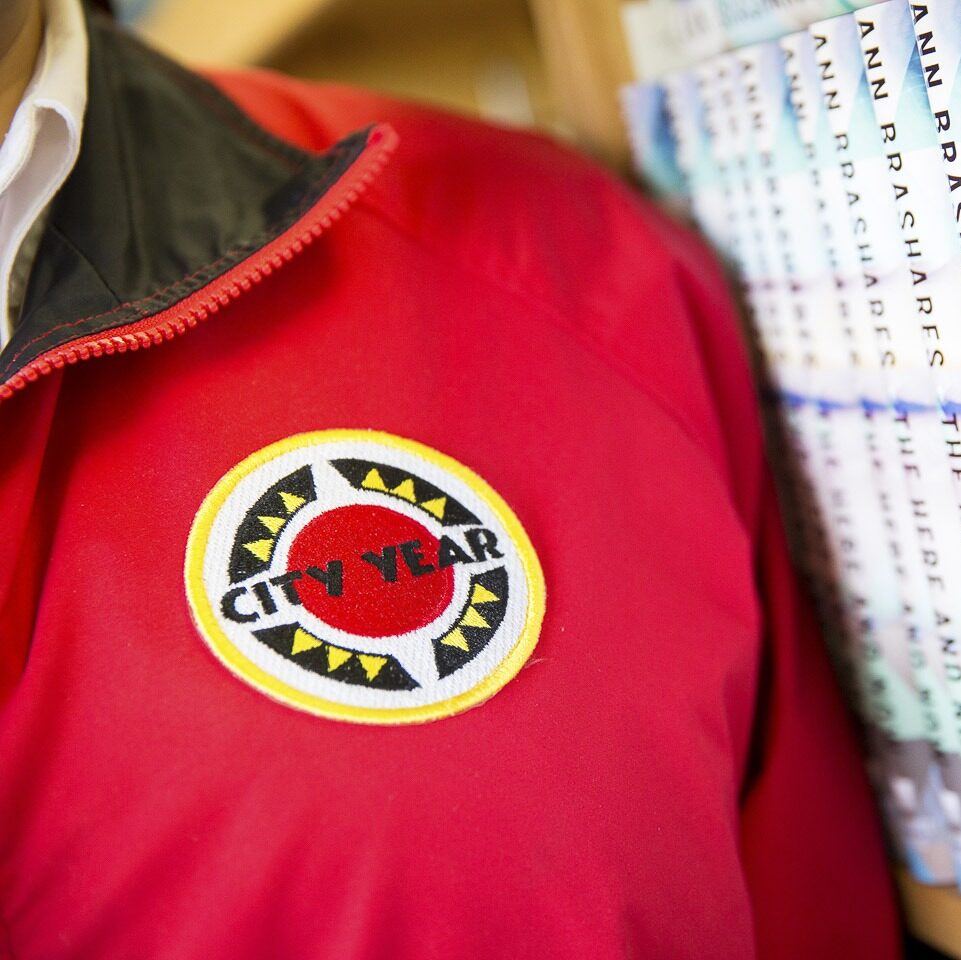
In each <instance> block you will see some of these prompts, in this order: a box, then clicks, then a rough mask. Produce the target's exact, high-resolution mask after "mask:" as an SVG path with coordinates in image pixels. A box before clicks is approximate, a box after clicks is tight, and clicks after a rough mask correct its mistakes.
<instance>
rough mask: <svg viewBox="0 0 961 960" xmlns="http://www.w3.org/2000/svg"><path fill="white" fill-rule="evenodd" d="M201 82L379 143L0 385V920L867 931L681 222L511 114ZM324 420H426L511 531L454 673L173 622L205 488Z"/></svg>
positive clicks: (841, 799)
mask: <svg viewBox="0 0 961 960" xmlns="http://www.w3.org/2000/svg"><path fill="white" fill-rule="evenodd" d="M220 82H221V83H222V84H223V85H224V87H225V88H226V89H227V90H228V92H230V93H231V94H232V95H233V96H235V97H236V98H238V99H239V100H241V101H242V102H243V104H244V105H245V106H246V108H247V109H248V110H250V111H251V112H252V113H253V114H254V115H255V117H257V118H258V119H259V120H261V121H262V122H264V123H265V124H266V125H268V126H271V127H272V128H273V129H274V130H276V131H277V132H278V133H280V134H281V135H283V136H286V137H288V138H290V139H292V140H295V141H297V142H300V143H302V144H304V145H306V146H310V147H314V148H319V147H323V146H325V145H326V144H328V143H329V142H331V141H332V140H334V139H335V138H337V137H338V136H339V135H341V134H343V133H345V132H347V131H349V130H352V129H355V128H357V127H360V126H363V125H366V124H367V123H369V122H371V121H374V120H387V121H389V122H391V123H392V124H393V125H394V126H395V127H396V128H397V130H398V132H399V134H400V137H401V145H400V147H399V149H398V152H397V156H396V158H395V159H394V160H393V161H392V163H391V164H390V165H389V166H388V167H387V169H386V170H385V171H384V172H383V173H382V174H381V175H380V176H379V178H378V179H377V181H376V182H375V183H374V185H373V186H372V187H371V189H370V190H369V192H368V193H367V194H366V195H365V197H364V198H363V199H362V200H361V201H360V203H359V204H358V205H357V206H355V208H354V209H353V210H352V211H351V212H350V213H348V214H347V215H346V216H345V218H344V219H343V221H342V222H341V223H339V224H337V225H336V227H334V228H333V229H332V230H331V231H330V232H329V233H328V234H326V235H325V236H324V237H322V238H321V240H320V241H318V242H317V243H315V244H314V245H313V246H311V247H310V248H308V249H307V250H306V251H304V252H303V253H302V254H301V255H300V256H298V257H297V258H295V259H294V260H293V261H292V262H290V263H289V264H287V265H285V266H284V267H283V268H282V269H281V270H279V271H277V272H276V273H275V274H274V275H272V276H271V277H270V278H268V279H266V280H265V281H264V282H262V283H260V284H258V285H256V286H255V287H254V288H252V289H251V290H250V291H249V292H247V293H245V294H244V296H243V297H242V298H241V299H240V300H238V301H237V302H236V303H234V304H233V305H231V306H229V307H227V308H225V309H223V310H222V311H221V312H220V313H219V314H218V316H217V317H216V318H213V319H211V320H210V321H209V322H208V323H206V324H204V325H203V326H201V327H198V328H196V329H194V330H192V331H190V332H189V333H188V334H186V335H185V336H182V337H180V338H178V339H176V340H175V341H172V342H170V343H169V344H165V345H163V346H161V347H158V348H156V349H152V350H149V351H140V352H137V353H128V354H125V355H122V356H116V357H112V358H103V359H98V360H93V361H90V362H87V363H82V364H78V365H77V366H75V367H71V368H69V369H67V370H66V371H65V372H64V373H63V374H62V377H60V376H57V377H45V378H42V379H41V380H40V381H38V382H37V383H34V384H31V385H30V386H29V387H28V388H27V389H26V390H24V391H23V392H22V393H20V394H19V395H17V396H15V397H14V398H13V399H11V400H9V401H7V402H5V403H3V404H2V405H0V435H2V436H4V437H5V438H7V443H8V446H7V457H6V458H5V461H4V463H3V465H2V467H0V515H2V516H3V517H4V518H5V519H4V522H5V525H7V530H8V531H9V530H10V529H13V531H14V536H13V539H12V541H10V540H8V541H7V542H6V545H5V549H4V550H3V551H0V589H3V590H6V591H7V596H5V597H3V598H0V600H2V605H3V609H4V610H7V609H14V610H15V611H16V615H14V616H11V617H9V618H5V619H4V620H3V622H2V623H0V630H2V632H3V640H4V645H5V647H6V648H7V649H9V650H13V651H20V653H19V654H17V655H8V654H7V653H6V652H5V653H4V657H3V660H2V661H0V662H2V663H3V664H5V665H6V669H7V674H8V677H7V682H8V683H9V684H10V685H11V686H12V692H11V693H10V695H9V697H8V700H7V703H6V706H5V708H4V711H3V713H2V715H0V769H2V771H3V774H2V778H0V824H2V847H0V850H2V854H0V856H2V861H0V870H2V873H0V883H2V887H0V891H2V899H0V910H2V919H3V924H4V926H5V927H6V930H7V937H8V939H9V943H10V949H11V951H12V955H13V956H15V957H17V958H18V960H26V958H53V957H58V958H59V957H70V958H96V960H113V958H129V957H151V958H177V960H188V958H190V960H193V958H197V960H199V958H204V960H213V958H228V957H229V958H231V960H242V958H263V957H297V958H307V960H312V958H318V960H320V958H338V960H347V958H350V960H373V958H390V960H407V958H410V960H414V958H416V960H430V958H455V957H456V958H461V957H484V958H487V957H510V958H512V960H520V958H535V957H536V958H548V957H549V958H552V960H563V958H575V957H576V958H584V957H591V958H595V960H614V958H626V957H638V956H640V957H664V958H672V960H674V958H679V960H680V958H702V957H705V956H710V957H712V958H717V960H720V958H749V957H754V956H758V957H765V958H799V960H800V958H805V960H807V958H810V957H812V956H836V957H842V956H843V957H845V958H859V957H864V958H871V960H883V958H888V957H894V956H896V955H897V954H898V946H897V941H898V936H897V930H896V922H895V913H894V908H893V902H892V896H891V890H890V883H889V880H888V875H887V872H886V867H885V863H884V858H883V852H882V847H881V841H880V837H879V831H878V826H877V822H876V817H875V813H874V811H873V809H872V806H871V802H870V799H869V796H868V791H867V788H866V786H865V781H864V777H863V775H862V773H861V770H860V766H859V762H858V759H857V757H856V754H855V748H854V745H853V740H852V736H851V733H850V730H849V728H848V726H847V722H846V720H845V719H844V717H843V715H842V712H841V710H840V707H839V705H838V702H837V696H836V693H835V690H834V687H833V685H832V683H831V681H830V679H829V675H828V671H827V667H826V665H825V661H824V657H823V655H822V653H821V651H820V648H819V644H818V640H817V637H816V633H815V629H814V627H813V625H812V622H811V619H810V616H809V613H808V611H807V608H806V606H805V604H804V602H803V601H802V599H801V598H800V597H799V595H798V590H797V587H796V584H795V580H794V577H793V574H792V572H791V570H790V568H789V566H788V563H787V559H786V553H785V548H784V544H783V542H782V538H781V535H780V532H779V526H778V522H777V519H776V517H775V515H774V505H773V498H772V496H771V493H770V490H769V485H768V482H767V480H766V476H765V470H764V466H763V462H762V456H761V442H760V434H759V429H758V425H757V422H756V417H755V413H754V402H753V397H752V392H751V386H750V382H749V377H748V374H747V372H746V367H745V363H744V359H743V357H742V351H741V348H740V346H739V343H738V338H737V335H736V333H735V332H734V324H733V321H732V317H731V313H730V309H729V307H728V303H727V297H726V294H725V293H724V290H723V285H722V283H721V281H720V279H719V277H718V275H717V273H716V271H715V269H714V268H713V266H712V265H711V264H710V260H709V258H707V257H706V256H705V255H704V253H703V252H702V251H701V250H700V248H698V247H697V246H696V245H695V244H694V242H693V241H692V240H691V239H690V238H689V237H687V236H686V235H685V234H683V232H681V231H679V230H677V228H675V227H673V226H671V225H669V224H668V223H667V222H665V221H664V220H663V218H662V217H661V216H660V215H659V214H657V213H655V212H654V211H652V210H651V209H650V208H649V207H647V206H646V205H645V204H644V203H643V202H642V201H640V200H639V199H637V198H636V197H634V196H633V195H632V194H631V193H630V191H628V190H627V188H625V187H623V186H621V185H619V184H618V183H616V182H615V181H613V180H612V179H610V178H608V177H607V176H606V175H604V174H602V173H600V172H598V171H597V170H596V169H595V168H594V167H592V166H591V165H589V164H587V163H586V162H584V161H583V160H581V159H579V158H578V157H576V156H574V155H573V154H571V153H568V152H566V151H563V150H561V149H559V148H557V147H556V146H554V145H552V144H550V143H549V142H547V141H545V140H542V139H538V138H534V137H528V136H521V135H513V134H510V135H509V134H505V133H504V132H501V131H498V130H495V129H491V128H486V127H481V126H477V125H474V124H472V123H469V122H467V121H464V120H459V119H454V118H451V117H446V116H441V115H438V114H435V113H431V112H428V111H426V110H422V109H419V108H414V107H407V106H400V105H397V104H394V103H391V102H389V101H386V100H382V99H379V98H375V97H372V96H369V95H367V94H360V93H355V92H349V91H344V90H339V89H330V88H316V87H309V86H305V85H301V84H297V83H293V82H290V81H286V80H282V79H279V78H276V77H272V76H268V75H255V76H251V75H247V76H228V77H222V78H220ZM331 427H355V428H357V427H359V428H366V427H370V428H376V429H380V430H385V431H388V432H391V433H396V434H399V435H401V436H405V437H410V438H412V439H414V440H417V441H420V442H421V443H425V444H427V445H429V446H431V447H434V448H436V449H438V450H440V451H442V452H444V453H446V454H449V455H451V456H453V457H455V458H456V459H458V460H460V461H461V462H463V463H464V464H466V465H467V466H468V467H470V468H471V469H472V470H474V471H475V472H477V473H478V474H480V475H481V476H482V477H483V478H484V479H485V480H486V481H487V482H488V483H490V484H491V485H492V486H493V487H494V489H495V490H497V491H498V493H499V494H500V495H501V496H503V497H504V499H505V500H506V501H507V502H508V503H509V504H510V506H511V507H512V509H513V510H514V511H515V513H516V514H517V515H518V516H519V518H520V519H521V521H522V523H523V524H524V525H525V527H526V529H527V531H528V533H529V534H530V537H531V540H532V541H533V543H534V546H535V549H536V550H537V553H538V555H539V557H540V560H541V563H542V565H543V567H544V571H545V578H546V583H547V591H548V594H547V595H548V599H547V613H546V619H545V622H544V627H543V631H542V635H541V638H540V641H539V643H538V646H537V648H536V650H535V652H534V656H533V658H532V659H531V661H530V662H529V663H528V664H527V665H526V666H525V667H524V668H523V669H522V670H521V672H520V674H519V675H518V676H517V677H516V678H515V679H514V680H512V681H511V682H509V683H508V684H507V685H506V686H505V687H504V689H503V690H501V691H500V692H499V693H498V694H496V695H495V696H494V697H493V698H492V699H491V700H489V701H488V702H486V703H484V704H483V705H481V706H479V707H477V708H475V709H473V710H471V711H468V712H467V713H464V714H461V715H458V716H455V717H451V718H446V719H441V720H437V721H434V722H432V723H428V724H425V725H422V726H407V727H399V728H388V727H363V726H355V725H350V724H345V723H338V722H333V721H328V720H324V719H320V718H317V717H314V716H310V715H307V714H303V713H299V712H297V711H294V710H292V709H290V708H288V707H285V706H282V705H279V704H277V703H274V702H273V701H271V700H270V699H268V698H267V697H265V696H263V695H262V694H260V693H258V692H257V691H256V690H254V689H253V688H251V687H249V686H247V685H245V684H244V683H242V682H240V681H239V680H237V679H236V678H234V677H233V676H232V675H231V674H230V673H228V672H227V671H226V670H225V669H224V668H223V667H222V666H221V665H220V664H219V663H218V662H217V661H216V660H215V659H214V657H213V656H211V654H210V653H209V652H208V650H207V648H206V647H205V645H204V644H203V642H202V641H201V640H200V638H199V636H198V635H197V632H196V629H195V628H194V626H193V624H192V623H191V621H190V617H189V614H188V612H187V607H186V603H185V599H184V590H183V581H182V567H183V560H184V548H185V543H186V538H187V533H188V530H189V528H190V525H191V522H192V520H193V517H194V514H195V512H196V510H197V508H198V506H199V505H200V503H201V501H202V500H203V498H204V496H205V495H206V494H207V492H208V491H209V490H210V488H211V487H212V486H213V485H214V483H215V482H216V481H217V480H218V479H219V478H220V477H221V476H222V475H223V474H224V473H225V472H226V471H227V470H228V469H230V468H231V467H233V466H234V465H235V464H237V463H238V462H239V461H240V460H242V459H243V458H244V457H246V456H247V455H248V454H249V453H251V452H252V451H254V450H257V449H259V448H260V447H263V446H265V445H266V444H268V443H270V442H272V441H275V440H277V439H280V438H282V437H285V436H288V435H291V434H295V433H298V432H301V431H308V430H320V429H325V428H331ZM38 471H41V475H42V483H40V484H37V483H36V482H35V477H36V476H37V473H38ZM12 591H16V596H15V598H14V597H13V594H12ZM28 648H29V649H28ZM24 658H25V664H24ZM21 667H22V672H21ZM11 671H14V672H15V674H16V675H14V676H10V673H11ZM762 678H763V679H762ZM2 942H3V938H2V937H0V943H2Z"/></svg>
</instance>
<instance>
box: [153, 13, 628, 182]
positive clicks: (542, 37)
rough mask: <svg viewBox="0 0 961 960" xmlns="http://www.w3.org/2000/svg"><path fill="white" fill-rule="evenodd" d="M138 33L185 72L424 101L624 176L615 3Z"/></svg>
mask: <svg viewBox="0 0 961 960" xmlns="http://www.w3.org/2000/svg"><path fill="white" fill-rule="evenodd" d="M140 31H141V32H142V33H143V34H144V35H145V37H146V38H147V39H148V41H149V42H151V43H152V44H154V45H155V46H157V47H159V48H160V49H161V50H164V51H165V52H167V53H168V54H170V55H172V56H174V57H175V58H177V59H180V60H183V61H185V62H187V63H196V64H202V65H211V66H242V65H264V66H270V67H276V68H279V69H281V70H285V71H288V72H290V73H293V74H295V75H297V76H303V77H307V78H311V79H327V80H335V81H338V82H344V83H354V84H360V85H363V86H369V87H373V88H375V89H381V90H385V91H387V92H390V93H394V94H398V95H401V96H408V97H414V98H417V99H424V100H429V101H431V102H434V103H439V104H441V105H443V106H448V107H453V108H454V109H458V110H464V111H468V112H473V113H479V114H481V115H482V116H484V117H485V118H487V119H493V120H498V121H502V122H508V123H515V124H519V125H533V126H537V127H541V128H545V129H549V130H552V131H554V132H557V133H560V134H561V135H564V136H568V137H570V138H571V139H573V140H574V141H576V142H577V143H578V144H580V145H581V146H583V147H585V148H586V149H588V150H589V151H591V152H592V153H594V154H595V155H596V156H598V157H599V158H600V159H602V160H604V161H605V162H608V163H610V164H612V165H614V166H616V167H619V168H621V169H626V168H627V162H628V148H627V138H626V135H625V132H624V127H623V122H622V120H621V115H620V106H619V100H618V90H619V88H620V86H621V85H622V84H623V83H625V82H627V81H629V80H630V79H632V76H633V71H632V67H631V64H630V60H629V56H628V51H627V44H626V43H625V40H624V35H623V29H622V24H621V11H620V0H271V2H269V3H265V2H264V0H202V2H197V0H157V2H156V3H155V4H154V6H153V7H152V8H151V10H150V12H149V13H148V15H147V17H146V18H145V20H144V21H143V22H142V23H141V24H140Z"/></svg>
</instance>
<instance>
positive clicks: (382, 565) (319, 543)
mask: <svg viewBox="0 0 961 960" xmlns="http://www.w3.org/2000/svg"><path fill="white" fill-rule="evenodd" d="M438 546H439V544H438V541H437V538H436V537H434V536H433V535H432V534H431V533H430V532H429V531H428V530H427V529H426V528H425V527H424V526H423V525H421V524H420V523H418V522H417V521H416V520H412V519H411V518H410V517H408V516H406V515H405V514H402V513H397V512H396V511H394V510H389V509H387V508H386V507H374V506H365V505H360V504H357V505H354V506H349V507H337V508H335V509H333V510H328V511H327V512H326V513H322V514H321V515H320V516H319V517H315V518H314V519H313V520H311V521H310V522H309V523H308V524H307V526H305V527H304V529H303V530H301V531H300V533H299V534H297V537H296V539H295V540H294V542H293V544H292V545H291V548H290V556H289V557H288V561H287V569H288V570H297V571H300V573H301V574H302V576H301V579H300V580H298V581H297V593H298V594H299V596H300V598H301V601H302V602H303V605H304V606H305V607H306V608H307V609H308V610H309V611H310V612H311V613H312V614H314V616H316V617H319V618H320V619H321V620H323V621H324V623H328V624H330V625H331V626H332V627H337V628H338V629H340V630H344V631H346V632H347V633H353V634H357V635H359V636H363V637H389V636H392V635H394V634H399V633H407V632H408V631H410V630H416V629H418V628H419V627H424V626H426V625H427V624H428V623H430V622H431V621H432V620H435V619H436V618H437V617H439V616H440V615H441V614H442V613H443V612H444V610H446V609H447V607H448V605H449V604H450V601H451V598H452V597H453V595H454V571H453V569H452V568H451V567H445V568H444V569H439V568H438V566H437V549H438ZM338 562H339V563H340V565H341V566H340V584H339V586H340V593H339V595H337V576H336V567H334V568H333V570H332V568H331V564H332V563H334V564H336V563H338ZM321 573H323V574H325V575H326V583H325V582H324V581H323V580H322V579H321V578H320V577H319V576H317V574H321Z"/></svg>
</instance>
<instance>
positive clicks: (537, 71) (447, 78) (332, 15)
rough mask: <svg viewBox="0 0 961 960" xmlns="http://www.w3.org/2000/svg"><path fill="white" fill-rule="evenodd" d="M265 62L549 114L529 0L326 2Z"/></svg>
mask: <svg viewBox="0 0 961 960" xmlns="http://www.w3.org/2000/svg"><path fill="white" fill-rule="evenodd" d="M270 65H271V66H274V67H277V68H279V69H281V70H284V71H286V72H289V73H293V74H295V75H296V76H300V77H306V78H308V79H317V80H334V81H337V82H342V83H351V84H359V85H361V86H365V87H372V88H374V89H378V90H384V91H387V92H389V93H392V94H395V95H398V96H403V97H411V98H414V99H418V100H427V101H430V102H432V103H435V104H439V105H441V106H446V107H451V108H454V109H456V110H460V111H463V112H467V113H476V114H480V115H481V116H483V117H484V118H485V119H488V120H495V121H500V122H506V123H512V124H517V125H523V126H529V125H534V126H541V127H543V126H546V125H549V124H550V120H551V112H550V96H549V92H548V89H547V84H546V79H545V75H544V70H543V62H542V58H541V55H540V51H539V50H538V47H537V43H536V40H535V36H534V28H533V25H532V23H531V19H530V14H529V11H528V8H527V0H351V2H350V3H345V4H340V5H331V6H330V7H328V9H327V10H326V11H325V12H324V13H323V15H322V16H321V17H319V18H318V19H317V20H316V21H315V22H314V24H313V25H312V26H311V27H310V28H308V29H306V30H304V31H302V32H301V33H300V35H299V36H297V37H296V38H293V39H292V40H291V42H290V43H289V44H288V46H287V47H286V49H284V50H283V51H282V52H281V53H280V54H279V55H278V56H277V57H275V58H273V59H272V60H271V63H270Z"/></svg>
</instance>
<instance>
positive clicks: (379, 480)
mask: <svg viewBox="0 0 961 960" xmlns="http://www.w3.org/2000/svg"><path fill="white" fill-rule="evenodd" d="M360 485H361V486H362V487H363V488H364V489H365V490H383V491H384V493H386V492H387V484H386V483H384V478H383V477H382V476H381V475H380V471H379V470H378V469H377V467H371V468H370V470H368V471H367V476H366V477H364V479H363V480H362V481H361V484H360Z"/></svg>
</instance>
